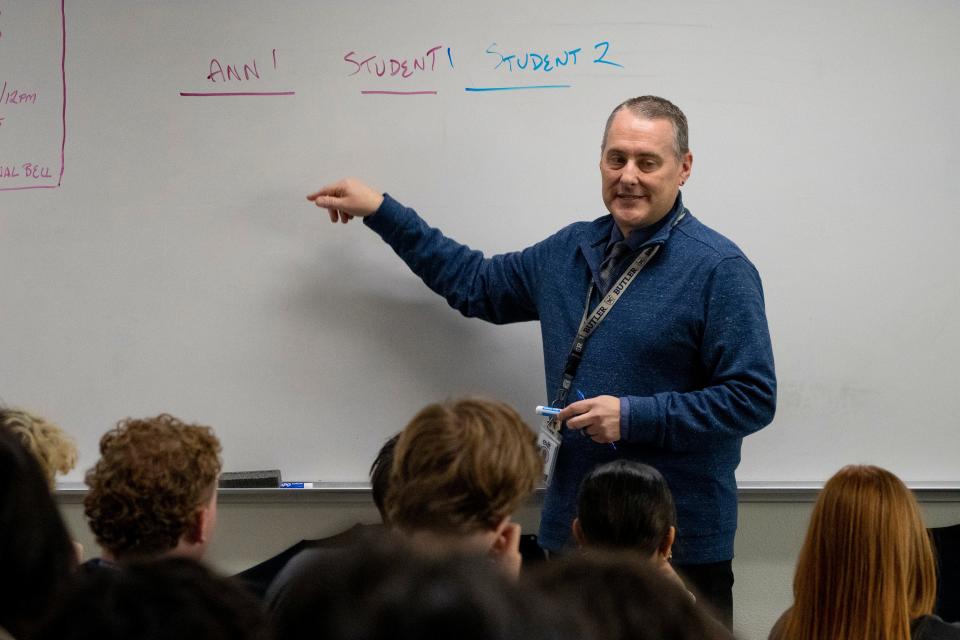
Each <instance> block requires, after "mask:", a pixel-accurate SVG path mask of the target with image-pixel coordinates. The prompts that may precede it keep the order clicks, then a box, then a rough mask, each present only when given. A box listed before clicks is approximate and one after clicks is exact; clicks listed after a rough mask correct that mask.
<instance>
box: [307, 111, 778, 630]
mask: <svg viewBox="0 0 960 640" xmlns="http://www.w3.org/2000/svg"><path fill="white" fill-rule="evenodd" d="M600 151H601V152H600V158H599V160H600V162H599V169H600V187H601V189H600V191H601V196H602V200H603V204H604V206H605V207H606V209H607V211H608V212H609V215H604V216H602V217H599V218H597V219H595V220H593V221H592V222H577V223H574V224H571V225H569V226H567V227H565V228H563V229H561V230H560V231H558V232H556V233H554V234H553V235H551V236H550V237H549V238H547V239H546V240H543V241H542V242H539V243H537V244H535V245H533V246H531V247H528V248H526V249H524V250H522V251H516V252H513V253H507V254H502V255H497V256H493V257H491V258H487V257H485V256H484V255H483V254H482V253H481V252H480V251H474V250H471V249H470V248H469V247H467V246H465V245H462V244H460V243H458V242H456V241H454V240H452V239H450V238H447V237H446V236H444V235H443V233H442V232H441V231H440V230H438V229H435V228H432V227H430V226H428V225H427V224H426V222H424V221H423V220H422V219H421V218H420V217H419V216H418V215H417V213H416V212H415V211H414V210H413V209H410V208H408V207H405V206H403V205H402V204H400V203H399V202H397V201H396V200H394V199H393V198H391V197H390V196H388V195H384V194H381V193H380V192H378V191H376V190H374V189H371V188H370V187H368V186H367V185H365V184H363V183H362V182H359V181H357V180H353V179H348V180H342V181H340V182H337V183H335V184H331V185H328V186H325V187H323V188H321V189H319V190H318V191H316V192H315V193H312V194H310V195H309V196H307V198H308V200H310V201H312V202H313V203H314V204H316V205H317V206H318V207H321V208H324V209H326V210H327V211H328V213H329V215H330V220H331V221H332V222H337V221H340V222H347V221H349V220H351V219H352V218H354V217H362V218H363V219H364V224H365V225H366V226H368V227H369V228H371V229H372V230H373V231H375V232H376V233H377V234H379V235H380V237H381V238H382V239H383V240H384V241H385V242H387V244H389V245H390V246H391V247H392V248H393V250H394V251H395V252H396V253H397V255H399V256H400V257H401V258H402V259H403V260H404V262H406V264H407V265H408V266H409V267H410V268H411V269H412V270H413V271H414V273H416V274H417V275H418V276H420V278H421V279H423V281H424V282H425V283H426V284H427V286H429V287H430V288H431V289H432V290H433V291H435V292H437V293H439V294H440V295H442V296H444V297H445V298H446V300H447V302H448V303H449V304H450V305H451V306H453V307H454V308H456V309H458V310H459V311H460V312H461V313H463V314H464V315H467V316H471V317H479V318H482V319H485V320H488V321H490V322H494V323H507V322H520V321H527V320H537V321H539V322H540V328H541V335H542V338H543V352H544V366H545V379H546V392H547V397H548V398H549V399H550V404H552V405H555V406H559V407H564V409H563V411H562V412H561V413H560V415H559V416H558V418H559V420H558V421H556V422H554V423H553V424H552V425H551V426H552V427H553V426H556V427H560V425H562V424H564V423H565V428H563V429H561V430H560V433H559V436H560V437H561V438H562V444H561V446H560V449H559V454H558V456H557V459H556V468H555V470H554V472H553V476H552V481H551V483H550V485H549V488H548V490H547V496H546V500H545V502H544V507H543V514H542V517H541V523H540V542H541V544H542V545H543V547H544V548H545V549H548V550H549V551H551V552H562V551H563V549H564V548H565V547H567V545H568V544H569V540H570V525H571V523H572V522H573V518H574V515H575V513H576V495H577V489H578V487H579V486H580V481H581V480H582V479H583V477H584V475H586V474H587V473H588V472H589V471H590V469H592V468H593V467H595V466H596V465H598V464H602V463H604V462H609V461H611V460H616V459H620V458H626V459H631V460H639V461H642V462H645V463H647V464H650V465H653V466H654V467H656V468H657V469H659V470H660V471H661V473H663V475H664V477H665V478H666V479H667V481H668V482H669V483H670V487H671V488H672V490H673V493H674V496H675V497H676V499H677V516H678V517H677V522H678V529H679V531H680V532H681V539H680V540H679V541H678V542H679V543H681V544H678V546H677V548H676V550H675V552H674V560H675V561H676V562H677V565H678V566H681V567H682V568H683V571H684V572H685V575H686V576H687V578H688V579H690V580H692V581H693V582H694V584H695V585H696V587H697V591H698V592H699V593H700V594H702V596H703V598H704V599H707V600H710V601H711V602H713V603H714V604H715V605H716V607H717V608H718V609H719V610H721V611H723V612H724V618H725V620H726V622H727V623H728V624H729V623H730V622H731V618H732V611H733V596H732V593H733V571H732V568H731V559H732V558H733V540H734V534H735V533H736V528H737V487H736V479H735V477H734V471H735V470H736V468H737V465H738V464H739V462H740V448H741V442H742V440H743V438H744V436H747V435H749V434H751V433H753V432H754V431H757V430H758V429H760V428H762V427H764V426H765V425H767V424H769V423H770V421H771V420H772V419H773V414H774V409H775V405H776V376H775V373H774V366H773V352H772V349H771V346H770V335H769V331H768V329H767V319H766V313H765V310H764V300H763V291H762V287H761V283H760V276H759V274H758V273H757V270H756V268H755V267H754V266H753V264H751V263H750V261H749V260H748V259H747V258H746V256H745V255H744V254H743V252H742V251H741V250H740V249H739V248H738V247H737V246H736V245H735V244H734V243H732V242H731V241H730V240H728V239H726V238H725V237H723V236H722V235H720V234H719V233H717V232H716V231H713V230H712V229H710V228H708V227H707V226H706V225H704V224H703V223H701V222H700V221H699V220H697V219H696V218H695V217H694V216H693V214H692V213H691V212H690V211H689V210H688V209H687V208H686V207H685V206H684V202H683V200H682V198H681V196H680V187H681V186H682V185H683V184H684V183H685V182H686V181H687V179H689V177H690V173H691V170H692V168H693V154H691V152H690V149H689V143H688V132H687V119H686V116H684V114H683V112H682V111H681V110H680V109H679V108H677V107H676V105H674V104H672V103H671V102H669V101H668V100H664V99H663V98H659V97H656V96H642V97H639V98H634V99H631V100H627V101H626V102H624V103H622V104H620V105H619V106H617V108H616V109H614V110H613V112H612V113H611V114H610V116H609V118H608V120H607V126H606V129H605V131H604V135H603V140H602V144H601V150H600ZM383 152H387V149H384V150H383ZM538 187H539V188H550V185H538ZM475 208H476V206H474V209H475ZM525 215H536V212H532V213H529V214H525ZM581 394H582V396H583V399H582V400H578V399H577V398H579V397H580V395H581ZM612 444H613V445H614V446H611V445H612Z"/></svg>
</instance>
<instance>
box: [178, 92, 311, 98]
mask: <svg viewBox="0 0 960 640" xmlns="http://www.w3.org/2000/svg"><path fill="white" fill-rule="evenodd" d="M180 95H181V96H183V97H185V98H222V97H228V96H295V95H297V94H296V92H294V91H211V92H205V93H199V92H190V91H181V92H180Z"/></svg>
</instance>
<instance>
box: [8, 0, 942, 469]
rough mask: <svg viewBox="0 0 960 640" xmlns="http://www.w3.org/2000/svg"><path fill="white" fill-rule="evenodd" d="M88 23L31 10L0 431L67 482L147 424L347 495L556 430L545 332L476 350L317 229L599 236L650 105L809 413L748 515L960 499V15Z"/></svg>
mask: <svg viewBox="0 0 960 640" xmlns="http://www.w3.org/2000/svg"><path fill="white" fill-rule="evenodd" d="M61 3H62V0H0V86H5V87H6V88H5V93H4V95H3V96H0V118H3V119H2V120H0V176H4V172H6V174H8V175H6V176H5V177H0V189H3V190H2V191H0V274H2V276H0V327H2V331H0V396H2V398H3V400H4V401H6V402H7V403H9V404H13V405H19V406H24V407H27V408H31V409H34V410H36V411H38V412H40V413H42V414H44V415H46V416H48V417H50V418H51V419H53V420H55V421H57V422H59V423H60V424H61V425H62V426H64V427H65V428H66V429H67V430H68V431H70V432H71V433H73V434H74V435H75V437H76V438H77V440H78V443H79V445H80V449H81V459H80V464H79V465H78V468H77V470H76V471H75V472H74V473H73V474H72V475H71V476H70V477H69V478H68V480H76V479H79V478H81V477H82V472H83V470H84V469H85V468H87V467H89V466H90V465H92V464H93V462H94V461H95V459H96V456H97V441H98V438H99V436H100V434H101V433H102V432H103V431H105V430H106V429H107V428H108V427H110V426H111V425H112V424H113V423H114V422H116V421H117V420H118V419H120V418H122V417H124V416H128V415H133V416H145V415H153V414H156V413H159V412H163V411H167V412H170V413H173V414H175V415H177V416H180V417H182V418H184V419H187V420H192V421H198V422H201V423H204V424H209V425H212V426H214V427H215V429H216V431H217V433H218V434H219V436H220V438H221V439H222V441H223V445H224V457H225V462H226V464H225V468H226V469H227V470H248V469H265V468H279V469H281V470H282V471H283V475H284V478H286V479H291V480H325V481H356V480H360V479H363V478H364V477H365V476H366V472H367V468H368V466H369V462H370V460H371V459H372V457H373V456H374V453H375V452H376V450H377V449H378V447H379V445H380V443H381V442H382V441H383V440H384V439H385V438H386V437H387V436H388V435H389V434H391V433H393V432H395V431H397V430H399V429H400V428H401V427H402V426H403V425H404V424H405V423H406V421H407V420H408V419H409V418H410V417H411V416H412V415H413V413H414V412H415V411H416V410H417V409H418V408H419V407H420V406H422V405H423V404H425V403H427V402H431V401H438V400H442V399H444V398H447V397H451V396H456V395H459V394H463V393H482V394H487V395H492V396H496V397H499V398H503V399H505V400H506V401H508V402H510V403H511V404H513V405H514V406H516V407H517V408H518V409H519V410H520V411H521V412H522V413H523V414H524V415H526V416H527V417H529V419H530V422H531V423H534V422H535V420H534V416H533V415H532V409H533V407H534V405H536V404H542V403H543V402H544V401H545V398H546V393H545V390H544V388H543V372H542V357H541V345H540V338H539V333H538V330H537V327H536V325H535V324H530V323H528V324H522V325H514V326H506V327H496V326H491V325H487V324H485V323H483V322H480V321H477V320H467V319H464V318H462V317H460V316H459V315H458V314H457V313H456V312H454V311H452V310H450V309H449V308H447V307H446V305H445V303H444V302H443V301H442V300H441V299H440V298H438V297H436V296H435V295H433V294H432V293H430V292H429V291H428V290H427V289H426V288H425V287H424V286H423V285H422V284H421V283H420V282H419V281H418V280H417V279H416V278H415V277H414V276H412V275H411V274H410V273H408V272H407V270H406V268H405V267H404V266H403V265H402V263H400V261H399V260H398V259H397V258H396V257H395V256H394V255H393V254H392V252H391V251H390V250H389V249H388V248H387V247H386V246H385V245H384V244H383V243H382V242H381V241H380V240H379V238H377V237H376V236H375V235H374V234H373V233H371V232H370V231H369V230H368V229H365V228H364V227H363V225H360V224H351V225H348V226H347V227H333V226H331V225H330V224H329V222H328V221H327V220H326V216H325V215H324V213H323V212H322V211H319V210H317V209H315V208H314V207H312V205H310V204H308V203H307V202H306V201H305V200H304V196H305V194H306V193H308V192H309V191H311V190H313V189H315V188H316V187H318V186H320V185H322V184H324V183H327V182H330V181H333V180H335V179H337V178H339V177H341V176H344V175H358V176H362V177H363V178H364V179H366V180H367V181H369V182H371V183H372V184H373V185H375V186H377V187H378V188H380V189H383V190H385V191H388V192H390V193H391V194H392V195H394V196H395V197H397V198H398V199H400V200H401V201H402V202H404V203H406V204H408V205H410V206H414V207H416V208H417V209H418V210H419V211H420V212H421V213H422V215H423V216H424V217H425V218H426V219H427V220H428V221H429V222H430V223H431V224H433V225H435V226H439V227H440V228H442V229H443V230H444V231H445V232H446V233H448V234H449V235H451V236H452V237H454V238H457V239H458V240H460V241H462V242H465V243H467V244H470V245H471V246H473V247H476V248H481V249H483V250H484V251H486V252H488V253H491V254H492V253H497V252H502V251H508V250H512V249H519V248H522V247H524V246H527V245H529V244H531V243H533V242H536V241H537V240H540V239H542V238H544V237H546V236H547V235H549V234H550V233H552V232H553V231H555V230H556V229H558V228H560V227H561V226H564V225H566V224H568V223H569V222H571V221H574V220H578V219H592V218H595V217H596V216H598V215H600V214H602V213H603V208H602V202H601V199H600V185H599V176H598V168H597V162H598V160H599V143H600V136H601V132H602V126H603V122H604V120H605V118H606V116H607V114H608V113H609V111H610V109H611V108H612V107H613V106H614V105H616V104H617V103H619V102H620V101H621V100H623V99H625V98H627V97H630V96H634V95H641V94H645V93H650V94H658V95H663V96H665V97H668V98H669V99H671V100H673V101H674V102H676V103H677V104H678V105H680V106H681V107H682V108H683V109H684V110H685V112H686V114H687V116H688V118H689V121H690V123H691V148H692V150H693V153H694V167H693V176H692V178H691V180H690V181H689V182H688V185H687V186H686V187H685V188H684V200H685V203H686V204H687V205H688V206H689V208H690V209H691V210H692V212H693V213H694V214H695V215H696V216H697V217H698V218H700V219H701V220H702V221H703V222H705V223H706V224H707V225H709V226H711V227H713V228H715V229H717V230H718V231H720V232H721V233H724V234H725V235H727V236H729V237H730V238H732V239H733V240H734V241H736V242H737V243H738V244H739V245H740V246H741V247H742V248H743V249H744V251H745V252H746V253H747V255H748V256H750V258H751V259H752V260H753V262H754V263H755V264H756V265H757V267H758V269H759V271H760V273H761V276H762V278H763V281H764V286H765V291H766V299H767V311H768V316H769V321H770V330H771V335H772V338H773V344H774V351H775V356H776V361H777V371H778V377H779V407H778V411H777V416H776V419H775V421H774V423H773V424H772V425H771V426H770V427H768V428H767V429H765V430H764V431H762V432H760V433H758V434H756V435H754V436H751V437H749V438H748V439H747V440H746V441H745V443H744V450H743V462H742V464H741V467H740V469H739V473H738V477H739V478H740V480H743V481H771V482H773V481H793V480H822V479H824V478H826V477H828V476H829V475H830V474H831V473H833V471H835V470H836V469H837V468H838V467H839V466H841V465H843V464H845V463H848V462H874V463H877V464H882V465H885V466H887V467H889V468H891V469H893V470H894V471H896V472H897V473H899V474H900V475H902V476H903V477H904V478H905V479H908V480H911V481H918V482H920V481H941V480H957V479H958V478H957V476H958V474H960V471H958V466H957V457H958V454H960V429H958V424H957V422H958V418H957V416H958V415H960V393H957V392H956V390H955V387H956V384H955V379H956V376H955V375H954V363H956V362H958V361H960V322H957V320H956V316H957V312H958V311H960V281H958V280H960V270H958V268H957V265H958V259H957V244H958V242H957V241H958V238H960V216H958V215H957V212H956V208H957V203H958V202H960V181H958V180H957V179H956V173H957V169H958V168H960V151H958V149H960V134H958V131H960V128H958V126H957V124H956V117H957V116H956V114H957V113H960V104H958V96H960V82H958V80H960V77H958V76H960V73H958V69H960V64H958V62H960V38H958V37H957V34H960V5H958V4H957V3H956V2H952V1H928V2H894V1H884V0H881V1H879V2H877V1H871V2H866V1H864V2H853V1H851V2H822V1H821V2H808V3H793V2H785V1H783V0H778V1H776V2H760V1H756V2H747V1H744V2H713V1H708V0H700V1H692V2H681V3H662V2H660V3H652V2H640V3H624V2H607V1H598V2H593V3H589V4H588V3H582V2H563V1H560V2H551V3H540V2H532V3H515V2H505V1H502V0H493V1H491V2H484V3H458V2H441V1H439V0H416V1H410V2H378V1H366V2H361V3H357V2H306V1H289V2H283V3H267V2H252V1H250V0H243V1H231V2H228V1H226V0H210V1H207V2H203V3H196V2H183V1H164V2H161V1H147V0H141V1H134V2H131V1H130V0H88V1H85V2H79V1H75V0H66V2H65V5H62V4H61ZM573 51H576V53H575V54H573V55H572V54H571V52H573ZM571 55H572V57H571ZM510 56H513V57H510ZM564 58H565V59H564ZM600 58H602V60H600ZM521 62H522V63H523V65H522V66H521ZM607 62H612V63H615V64H607ZM562 63H565V64H562ZM617 65H619V66H617ZM548 67H549V68H548ZM541 85H543V88H530V87H533V86H541ZM520 86H522V87H524V88H522V89H516V88H510V89H508V87H520ZM468 89H471V90H468ZM479 89H488V90H486V91H481V90H479ZM490 89H497V90H490ZM10 91H15V92H16V93H15V94H11V93H10ZM196 94H200V95H196ZM208 94H218V95H208ZM221 94H248V95H221ZM10 95H14V97H13V99H10V97H9V96H10ZM24 96H26V98H24ZM31 97H32V98H31ZM21 98H24V99H21ZM25 163H29V164H30V165H31V170H30V172H29V173H27V171H26V169H25V167H24V165H25ZM14 173H19V174H20V175H16V176H14V175H12V174H14ZM23 187H36V188H29V189H25V188H23Z"/></svg>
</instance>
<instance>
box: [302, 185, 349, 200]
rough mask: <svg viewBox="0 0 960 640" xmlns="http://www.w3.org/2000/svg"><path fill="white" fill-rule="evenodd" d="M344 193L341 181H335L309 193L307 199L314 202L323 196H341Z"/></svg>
mask: <svg viewBox="0 0 960 640" xmlns="http://www.w3.org/2000/svg"><path fill="white" fill-rule="evenodd" d="M342 195H343V184H342V181H341V182H334V183H333V184H328V185H326V186H323V187H321V188H320V189H319V190H317V191H314V192H313V193H310V194H307V200H309V201H310V202H314V201H315V200H316V199H317V198H319V197H321V196H334V197H339V196H342Z"/></svg>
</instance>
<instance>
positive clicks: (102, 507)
mask: <svg viewBox="0 0 960 640" xmlns="http://www.w3.org/2000/svg"><path fill="white" fill-rule="evenodd" d="M100 454H101V455H100V459H99V460H98V461H97V464H96V465H95V466H94V467H93V468H92V469H90V471H88V472H87V476H86V481H87V485H89V487H90V490H89V492H88V493H87V496H86V498H85V499H84V501H83V505H84V512H85V513H86V516H87V519H88V520H89V522H90V529H91V530H92V531H93V533H94V534H95V535H96V538H97V542H98V543H99V544H100V546H101V547H102V548H103V561H106V562H116V561H119V560H126V559H128V558H131V557H142V556H152V555H164V554H170V555H178V556H187V557H191V558H194V559H199V558H201V557H202V556H203V554H204V552H205V550H206V547H207V544H208V543H209V541H210V537H211V535H212V534H213V530H214V527H215V526H216V520H217V477H218V476H219V474H220V467H221V461H220V442H219V440H217V437H216V436H215V435H214V433H213V429H211V428H210V427H204V426H200V425H194V424H186V423H184V422H181V421H180V420H178V419H177V418H175V417H173V416H171V415H167V414H163V415H160V416H157V417H155V418H147V419H142V420H136V419H132V418H128V419H126V420H123V421H121V422H120V423H119V424H117V426H116V427H115V428H114V429H112V430H110V431H108V432H107V433H106V434H104V436H103V437H102V438H101V440H100Z"/></svg>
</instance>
